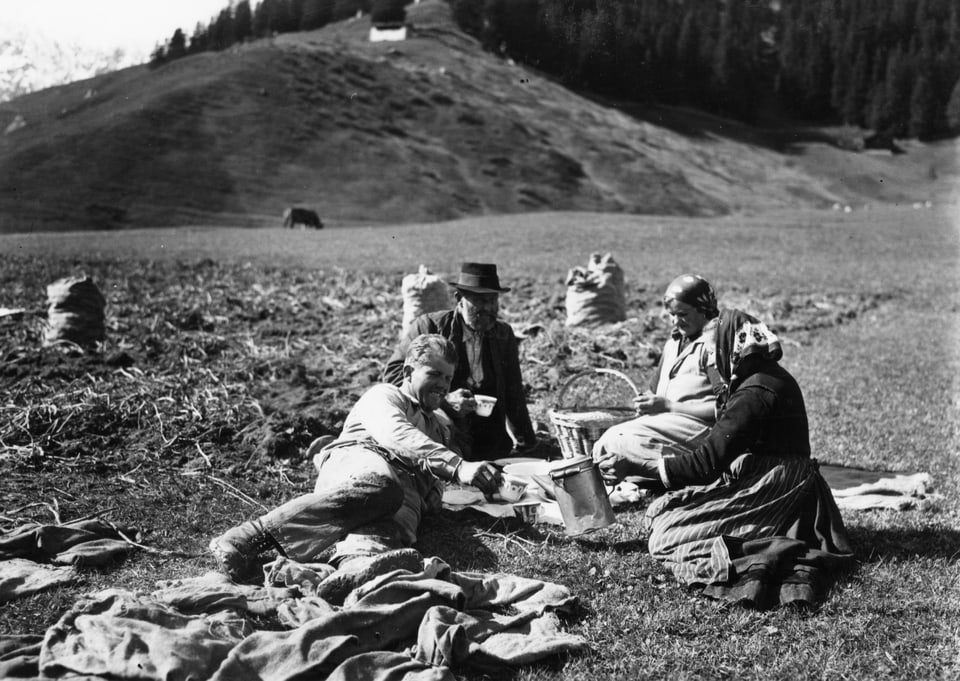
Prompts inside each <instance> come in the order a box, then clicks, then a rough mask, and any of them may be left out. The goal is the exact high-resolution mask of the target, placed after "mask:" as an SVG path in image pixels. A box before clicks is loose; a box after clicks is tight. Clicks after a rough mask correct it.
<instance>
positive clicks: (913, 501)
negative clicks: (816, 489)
mask: <svg viewBox="0 0 960 681" xmlns="http://www.w3.org/2000/svg"><path fill="white" fill-rule="evenodd" d="M820 474H821V475H822V476H823V478H824V480H826V481H827V484H828V485H829V486H830V489H831V491H832V492H833V498H834V499H835V500H836V502H837V506H839V507H840V508H844V509H849V510H861V511H862V510H867V509H871V508H879V509H884V508H886V509H892V510H895V511H902V510H905V509H908V508H914V507H915V506H916V505H917V502H918V501H919V500H921V499H926V498H930V497H932V496H934V495H933V494H932V492H931V489H932V487H933V483H932V480H931V478H930V474H929V473H907V474H904V473H890V472H886V471H866V470H862V469H859V468H846V467H844V466H828V465H824V464H821V465H820Z"/></svg>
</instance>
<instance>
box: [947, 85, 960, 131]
mask: <svg viewBox="0 0 960 681" xmlns="http://www.w3.org/2000/svg"><path fill="white" fill-rule="evenodd" d="M946 118H947V130H948V131H949V132H951V133H952V134H955V135H957V134H960V78H957V82H956V83H955V84H954V86H953V90H952V91H951V93H950V99H949V100H948V101H947V109H946Z"/></svg>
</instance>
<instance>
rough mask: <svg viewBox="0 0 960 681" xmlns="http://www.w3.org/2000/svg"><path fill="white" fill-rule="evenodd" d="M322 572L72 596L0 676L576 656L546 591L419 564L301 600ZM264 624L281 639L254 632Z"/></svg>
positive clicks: (262, 671)
mask: <svg viewBox="0 0 960 681" xmlns="http://www.w3.org/2000/svg"><path fill="white" fill-rule="evenodd" d="M316 567H319V572H317V573H316V574H312V575H311V574H310V573H311V572H314V571H315V568H316ZM328 569H329V566H322V565H321V566H310V565H303V564H296V563H294V562H293V561H289V560H286V559H280V560H278V561H277V562H276V563H275V564H271V565H268V566H266V567H265V569H264V572H265V575H266V576H267V579H265V581H266V582H275V583H276V584H277V585H275V584H268V585H266V586H243V585H237V584H233V583H232V582H229V581H228V580H227V579H226V578H225V577H223V576H222V575H220V574H218V573H210V574H207V575H204V576H202V577H196V578H190V579H183V580H174V581H166V582H161V583H159V584H158V585H157V586H158V588H157V589H156V590H154V591H152V592H151V593H142V592H131V591H126V590H120V589H109V590H105V591H101V592H99V593H95V594H92V595H89V596H87V597H85V598H83V599H81V600H79V601H78V602H77V603H76V604H75V605H74V606H73V608H71V610H70V611H69V612H67V613H66V614H65V615H64V616H63V617H61V619H60V621H59V622H58V623H57V624H56V625H54V626H53V627H51V628H50V629H49V630H48V631H47V632H46V635H45V636H44V638H43V641H42V643H39V642H38V640H37V639H36V637H0V676H2V677H3V678H7V677H9V678H36V677H40V676H42V677H43V678H77V677H78V676H79V677H83V678H86V677H89V676H103V677H107V678H114V679H154V678H155V679H166V680H170V681H178V680H182V681H186V680H187V679H191V680H193V681H198V680H199V679H211V680H217V681H226V680H228V679H229V680H230V681H245V680H250V681H253V680H255V679H256V680H257V681H266V680H270V681H282V680H285V679H294V678H308V677H314V676H316V677H317V678H327V679H342V680H343V681H347V680H350V681H353V680H355V679H358V678H362V679H371V680H374V681H388V680H392V679H401V678H402V679H410V680H414V679H415V680H417V681H426V680H431V681H432V680H440V679H443V680H449V681H453V679H454V678H455V677H454V675H453V671H452V670H453V669H456V668H458V667H470V668H472V669H478V670H484V671H490V670H493V671H495V670H497V669H501V670H502V669H504V668H506V667H515V666H519V665H524V664H529V663H532V662H535V661H538V660H542V659H545V658H547V657H552V656H554V655H557V654H561V653H576V652H582V651H584V650H586V647H587V645H586V641H585V640H584V639H583V638H582V637H579V636H575V635H571V634H568V633H565V632H563V631H562V629H561V626H560V620H559V616H558V613H568V612H570V611H571V610H572V608H573V607H574V605H575V599H574V597H573V596H572V595H571V594H570V592H569V590H568V589H566V588H565V587H563V586H560V585H557V584H552V583H549V582H543V581H540V580H535V579H528V578H523V577H518V576H515V575H509V574H477V573H466V572H464V573H457V572H453V571H451V570H450V567H449V566H448V565H447V564H446V563H444V562H443V561H442V560H440V559H438V558H428V559H425V560H424V561H423V569H422V571H421V572H419V573H413V572H410V571H406V570H395V571H393V572H390V573H387V574H383V575H378V576H375V577H373V578H371V579H369V580H368V581H366V582H364V583H363V584H361V585H360V586H359V587H357V588H356V589H354V590H353V591H352V592H351V593H350V595H349V596H348V598H347V599H346V601H345V603H344V605H343V606H334V605H330V604H328V603H325V602H324V601H323V600H322V599H320V598H319V597H318V596H315V595H310V590H311V587H310V585H315V584H317V583H319V582H320V581H321V580H322V579H323V575H325V574H329V571H328ZM262 618H275V619H276V620H277V621H279V622H280V623H281V624H282V625H283V626H285V627H287V629H286V630H281V631H272V630H255V626H254V625H255V624H257V623H261V622H262Z"/></svg>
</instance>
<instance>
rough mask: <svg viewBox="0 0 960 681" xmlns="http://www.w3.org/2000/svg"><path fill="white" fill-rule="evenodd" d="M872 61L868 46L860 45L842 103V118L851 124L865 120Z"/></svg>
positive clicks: (857, 123)
mask: <svg viewBox="0 0 960 681" xmlns="http://www.w3.org/2000/svg"><path fill="white" fill-rule="evenodd" d="M869 75H870V62H869V59H868V57H867V48H866V46H864V45H860V49H859V51H858V52H857V59H856V61H855V62H854V63H853V70H852V71H851V73H850V82H849V85H848V87H847V90H846V92H844V94H843V101H842V102H841V104H840V118H841V119H842V120H843V122H844V123H847V124H849V125H861V124H862V123H863V121H864V106H865V105H866V102H867V92H868V89H869V81H868V78H869Z"/></svg>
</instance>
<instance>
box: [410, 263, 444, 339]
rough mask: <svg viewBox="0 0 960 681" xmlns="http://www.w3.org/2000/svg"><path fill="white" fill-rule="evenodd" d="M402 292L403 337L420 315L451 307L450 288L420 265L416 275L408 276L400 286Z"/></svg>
mask: <svg viewBox="0 0 960 681" xmlns="http://www.w3.org/2000/svg"><path fill="white" fill-rule="evenodd" d="M400 289H401V291H402V292H403V328H402V329H401V331H400V335H401V336H402V335H404V334H405V333H406V332H407V329H408V328H410V324H411V323H413V320H414V319H416V318H417V317H419V316H420V315H422V314H427V313H428V312H436V311H437V310H449V309H451V308H452V307H453V299H452V298H451V296H450V287H449V286H448V285H447V282H445V281H443V280H442V279H441V278H440V277H438V276H437V275H435V274H431V273H430V270H429V269H427V266H426V265H420V270H419V271H418V272H417V273H416V274H408V275H407V276H405V277H404V278H403V282H402V283H401V285H400Z"/></svg>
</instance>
